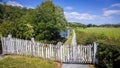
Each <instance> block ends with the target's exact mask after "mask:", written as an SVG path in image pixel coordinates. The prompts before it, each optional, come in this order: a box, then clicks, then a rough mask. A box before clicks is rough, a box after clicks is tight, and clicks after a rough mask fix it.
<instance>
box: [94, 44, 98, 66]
mask: <svg viewBox="0 0 120 68" xmlns="http://www.w3.org/2000/svg"><path fill="white" fill-rule="evenodd" d="M93 46H94V57H93V63H94V64H96V63H98V58H97V46H98V44H97V43H96V42H94V45H93Z"/></svg>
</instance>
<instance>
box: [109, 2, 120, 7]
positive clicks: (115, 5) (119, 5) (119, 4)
mask: <svg viewBox="0 0 120 68" xmlns="http://www.w3.org/2000/svg"><path fill="white" fill-rule="evenodd" d="M110 7H120V3H116V4H112V5H111V6H110Z"/></svg>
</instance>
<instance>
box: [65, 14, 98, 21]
mask: <svg viewBox="0 0 120 68" xmlns="http://www.w3.org/2000/svg"><path fill="white" fill-rule="evenodd" d="M64 14H65V17H66V18H67V19H69V20H70V19H72V20H73V19H74V20H94V19H95V18H96V17H97V15H92V14H88V13H78V12H64Z"/></svg>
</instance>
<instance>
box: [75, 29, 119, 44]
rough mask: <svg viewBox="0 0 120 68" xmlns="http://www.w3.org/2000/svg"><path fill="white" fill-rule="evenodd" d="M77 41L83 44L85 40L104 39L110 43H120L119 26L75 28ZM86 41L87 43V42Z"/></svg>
mask: <svg viewBox="0 0 120 68" xmlns="http://www.w3.org/2000/svg"><path fill="white" fill-rule="evenodd" d="M76 34H77V43H78V44H85V42H87V41H89V42H94V41H101V40H102V41H106V42H110V44H117V45H118V44H120V43H119V42H120V28H112V27H111V28H107V27H92V28H86V29H82V28H77V29H76ZM89 42H87V43H89Z"/></svg>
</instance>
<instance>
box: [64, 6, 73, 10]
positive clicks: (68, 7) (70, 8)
mask: <svg viewBox="0 0 120 68" xmlns="http://www.w3.org/2000/svg"><path fill="white" fill-rule="evenodd" d="M65 9H67V10H72V9H73V7H71V6H67V7H65Z"/></svg>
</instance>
